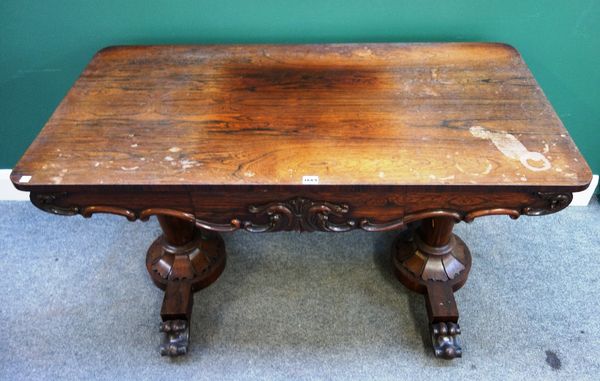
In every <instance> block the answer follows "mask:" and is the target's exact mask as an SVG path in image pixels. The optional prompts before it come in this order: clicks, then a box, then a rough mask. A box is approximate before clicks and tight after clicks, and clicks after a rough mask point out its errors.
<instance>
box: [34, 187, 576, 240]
mask: <svg viewBox="0 0 600 381" xmlns="http://www.w3.org/2000/svg"><path fill="white" fill-rule="evenodd" d="M67 196H68V195H67V193H64V192H63V193H48V194H46V193H37V192H32V193H31V195H30V198H31V202H32V203H33V204H34V205H35V206H37V207H38V208H40V209H41V210H43V211H46V212H48V213H52V214H58V215H66V216H72V215H75V214H81V215H82V216H84V217H91V216H92V215H93V214H96V213H110V214H116V215H121V216H123V217H126V218H127V219H128V220H130V221H135V220H137V219H140V220H142V221H146V220H148V218H150V216H153V215H168V216H172V217H176V218H180V219H184V220H187V221H190V222H191V223H194V224H195V225H196V226H197V227H198V228H200V229H204V230H209V231H215V232H232V231H236V230H240V229H243V230H246V231H249V232H253V233H260V232H275V231H291V230H295V231H309V232H311V231H325V232H345V231H349V230H354V229H362V230H365V231H370V232H381V231H389V230H396V229H402V228H404V226H405V225H406V224H409V223H411V222H414V221H419V220H422V219H425V218H432V217H448V218H452V219H453V220H454V221H455V222H460V221H465V222H471V221H473V220H474V219H475V218H479V217H483V216H489V215H508V216H510V217H511V218H513V219H516V218H518V217H519V216H521V215H528V216H540V215H545V214H550V213H555V212H558V211H560V210H562V209H564V208H566V207H567V206H568V205H569V203H570V202H571V200H572V198H573V196H572V194H571V193H548V192H546V193H544V192H539V193H536V194H535V197H536V198H535V199H534V200H533V201H532V202H531V205H529V206H526V207H522V208H484V209H476V210H469V211H457V210H452V209H431V210H422V211H418V212H413V213H408V214H405V215H400V216H398V218H396V219H393V220H390V221H384V222H373V221H375V219H372V218H356V217H353V216H352V214H351V213H350V207H349V206H348V205H346V204H341V203H333V202H329V201H315V200H310V199H308V198H304V197H296V198H292V199H289V200H286V201H275V202H271V203H267V204H263V205H250V206H249V207H248V214H246V215H245V216H244V218H242V217H234V218H232V219H231V220H229V222H228V223H215V222H211V221H205V220H201V219H198V218H196V216H195V215H194V214H193V213H189V212H183V211H179V210H175V209H169V208H146V209H143V210H134V209H128V208H123V207H118V206H111V205H91V206H82V205H69V204H68V197H67ZM374 217H376V216H374Z"/></svg>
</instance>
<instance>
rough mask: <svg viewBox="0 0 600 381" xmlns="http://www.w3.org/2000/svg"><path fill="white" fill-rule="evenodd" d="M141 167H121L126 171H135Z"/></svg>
mask: <svg viewBox="0 0 600 381" xmlns="http://www.w3.org/2000/svg"><path fill="white" fill-rule="evenodd" d="M139 168H140V167H121V169H122V170H124V171H135V170H136V169H139Z"/></svg>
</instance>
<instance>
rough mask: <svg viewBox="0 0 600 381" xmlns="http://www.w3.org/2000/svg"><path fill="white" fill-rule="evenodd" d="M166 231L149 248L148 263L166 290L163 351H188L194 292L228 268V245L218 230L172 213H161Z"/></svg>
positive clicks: (161, 348)
mask: <svg viewBox="0 0 600 381" xmlns="http://www.w3.org/2000/svg"><path fill="white" fill-rule="evenodd" d="M158 221H159V222H160V226H161V228H162V230H163V235H162V236H160V237H158V238H157V239H156V241H154V243H153V244H152V245H151V246H150V249H148V255H147V257H146V267H147V268H148V272H149V273H150V277H151V278H152V281H153V282H154V284H156V286H158V287H159V288H161V289H163V290H165V295H164V299H163V303H162V308H161V310H160V317H161V319H162V323H161V324H160V331H161V332H162V333H163V338H162V342H161V346H160V353H161V354H162V355H168V356H178V355H182V354H185V353H187V349H188V345H189V337H190V321H191V316H192V306H193V304H194V298H193V293H194V292H196V291H198V290H200V289H202V288H204V287H207V286H208V285H210V284H211V283H213V282H214V281H215V280H216V279H217V278H218V277H219V275H221V273H222V272H223V269H224V268H225V245H224V244H223V240H222V239H221V237H220V236H219V235H218V234H216V233H208V232H205V231H202V230H200V229H197V228H196V226H195V224H194V223H192V222H189V221H186V220H183V219H178V218H175V217H171V216H162V215H161V216H158Z"/></svg>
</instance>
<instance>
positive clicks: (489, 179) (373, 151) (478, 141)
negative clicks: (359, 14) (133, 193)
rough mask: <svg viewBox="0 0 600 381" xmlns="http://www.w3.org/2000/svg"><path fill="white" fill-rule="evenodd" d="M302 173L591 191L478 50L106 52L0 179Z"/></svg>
mask: <svg viewBox="0 0 600 381" xmlns="http://www.w3.org/2000/svg"><path fill="white" fill-rule="evenodd" d="M532 155H533V156H532ZM540 155H542V156H543V158H541V157H540ZM548 165H549V167H548ZM546 167H547V168H546ZM305 175H316V176H319V178H320V184H324V185H342V186H343V185H391V186H409V185H418V186H467V187H468V186H487V185H494V186H498V185H502V186H519V187H562V188H564V189H565V190H580V189H583V188H585V187H586V186H587V184H588V183H589V182H590V180H591V172H590V170H589V168H588V166H587V164H586V163H585V160H584V159H583V158H582V157H581V155H580V153H579V152H578V150H577V148H576V147H575V145H574V143H573V142H572V140H571V138H570V137H569V135H568V133H567V131H566V130H565V129H564V127H563V125H562V123H561V122H560V120H559V119H558V118H557V116H556V114H555V112H554V111H553V109H552V107H551V106H550V104H549V103H548V101H547V100H546V98H545V96H544V94H543V93H542V91H541V90H540V88H539V86H538V84H537V83H536V81H535V79H534V78H533V77H532V75H531V73H530V72H529V70H528V69H527V67H526V65H525V63H524V62H523V60H522V58H521V57H520V55H519V54H518V52H516V51H515V50H514V49H513V48H511V47H509V46H506V45H503V44H483V43H449V44H346V45H289V46H283V45H237V46H236V45H233V46H133V47H113V48H108V49H104V50H102V51H100V52H99V53H98V54H97V55H96V56H95V57H94V59H93V60H92V62H91V63H90V64H89V65H88V67H87V68H86V69H85V71H84V72H83V74H82V75H81V77H80V78H79V79H78V81H77V82H76V83H75V85H74V86H73V88H72V89H71V90H70V91H69V93H68V94H67V96H66V97H65V99H64V100H63V101H62V102H61V104H60V106H59V107H58V108H57V110H56V112H55V113H54V114H53V115H52V117H51V118H50V120H49V121H48V123H47V124H46V126H45V127H44V129H43V131H42V132H41V133H40V135H39V136H38V138H37V139H36V140H35V141H34V142H33V144H32V145H31V147H30V148H29V149H28V151H27V153H26V154H25V155H24V157H23V158H22V159H21V161H20V162H19V163H18V164H17V166H16V167H15V169H14V172H13V173H12V175H11V179H12V181H13V182H14V183H15V185H16V186H17V187H18V188H19V189H23V190H33V189H36V188H37V189H40V188H43V187H49V186H51V187H55V189H59V188H62V187H64V188H68V187H71V186H88V185H89V186H103V185H109V186H115V185H129V186H135V185H137V186H147V187H157V186H163V187H170V188H171V190H173V189H174V188H177V187H182V186H185V187H196V188H197V187H203V186H206V185H266V186H269V185H300V184H301V183H302V176H305ZM21 176H31V179H30V181H29V182H27V183H21V182H20V179H21ZM180 189H181V188H180ZM186 189H189V188H186Z"/></svg>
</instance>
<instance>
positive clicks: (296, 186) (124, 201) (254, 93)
mask: <svg viewBox="0 0 600 381" xmlns="http://www.w3.org/2000/svg"><path fill="white" fill-rule="evenodd" d="M11 180H12V181H13V183H14V185H15V186H16V187H17V188H18V189H21V190H25V191H31V195H30V198H31V201H32V202H33V204H34V205H36V206H37V207H39V208H40V209H42V210H44V211H47V212H50V213H54V214H60V215H76V214H81V215H83V216H84V217H90V216H92V215H93V214H95V213H112V214H117V215H122V216H124V217H126V218H128V219H129V220H132V221H133V220H136V219H141V220H147V219H148V218H149V217H151V216H157V218H158V221H159V223H160V225H161V228H162V230H163V234H162V235H161V236H160V237H158V238H157V240H156V241H155V242H154V243H153V244H152V245H151V246H150V249H149V250H148V251H147V255H146V267H147V270H148V272H149V274H150V278H151V279H152V281H153V282H154V283H155V284H156V285H157V286H158V287H160V288H161V289H163V290H165V294H164V299H163V304H162V308H161V313H160V315H161V319H162V323H161V325H160V330H161V332H162V333H163V338H162V344H161V347H160V348H161V349H160V352H161V354H163V355H169V356H177V355H182V354H185V353H186V352H187V351H188V348H189V332H190V319H191V317H192V305H193V300H194V298H193V293H194V292H196V291H198V290H200V289H202V288H204V287H207V286H208V285H210V284H211V283H213V282H214V281H215V280H216V279H217V278H218V277H219V275H220V274H221V272H222V271H223V270H224V268H225V258H226V251H225V244H224V241H223V240H222V239H221V237H220V235H219V233H220V232H231V231H235V230H246V231H249V232H271V231H280V230H296V231H315V230H321V231H328V232H343V231H348V230H353V229H363V230H367V231H387V230H399V231H403V232H402V233H401V234H399V236H398V238H397V240H396V241H395V243H394V244H393V245H392V255H391V257H392V261H391V262H392V263H391V268H392V269H393V271H394V274H395V275H396V277H397V278H398V280H399V281H400V282H402V284H404V285H405V286H406V287H408V288H409V289H411V290H413V291H415V292H418V293H421V294H423V295H424V297H425V305H426V308H427V315H428V320H429V327H430V332H431V337H432V343H433V348H434V353H435V355H436V356H438V357H441V358H446V359H452V358H455V357H460V356H461V355H462V349H461V346H460V341H459V334H460V332H461V331H460V327H459V325H458V318H459V314H458V307H457V305H456V301H455V299H454V296H453V295H454V292H455V291H457V290H458V289H459V288H460V287H462V286H463V285H464V284H465V282H466V280H467V277H468V274H469V270H470V268H471V255H470V252H469V249H468V247H467V245H466V244H465V242H463V241H462V240H461V239H460V238H459V237H458V236H456V235H455V234H453V233H452V229H453V226H454V224H455V223H458V222H460V221H466V222H470V221H472V220H474V219H475V218H479V217H483V216H487V215H508V216H510V217H512V218H518V217H520V216H521V215H528V216H538V215H544V214H548V213H554V212H558V211H560V210H562V209H563V208H565V207H566V206H567V205H568V204H569V203H570V202H571V200H572V192H575V191H579V190H583V189H585V188H586V187H587V186H588V185H589V183H590V181H591V171H590V169H589V167H588V165H587V163H586V162H585V160H584V159H583V157H582V156H581V154H580V153H579V151H578V150H577V147H576V146H575V144H574V143H573V141H572V140H571V138H570V136H569V134H568V133H567V131H566V130H565V128H564V126H563V125H562V123H561V121H560V120H559V119H558V117H557V115H556V113H555V112H554V110H553V109H552V107H551V105H550V104H549V102H548V100H547V99H546V97H545V96H544V94H543V92H542V90H541V89H540V87H539V85H538V84H537V82H536V81H535V79H534V78H533V76H532V74H531V72H530V71H529V69H528V68H527V66H526V65H525V63H524V62H523V59H522V58H521V56H520V55H519V53H518V52H517V51H516V50H515V49H514V48H512V47H510V46H508V45H504V44H497V43H444V44H340V45H338V44H328V45H227V46H122V47H111V48H107V49H103V50H101V51H100V52H98V53H97V54H96V55H95V56H94V58H93V60H92V61H91V62H90V64H89V65H88V66H87V67H86V69H85V70H84V72H83V74H82V75H81V77H80V78H79V79H78V80H77V82H76V83H75V84H74V86H73V87H72V89H71V90H70V91H69V92H68V94H67V95H66V97H65V98H64V99H63V101H62V102H61V103H60V105H59V106H58V108H57V109H56V111H55V112H54V114H53V115H52V117H51V118H50V120H49V121H48V123H47V124H46V126H45V127H44V128H43V130H42V131H41V132H40V134H39V136H38V137H37V138H36V139H35V141H34V142H33V143H32V144H31V146H30V147H29V149H28V150H27V152H26V153H25V154H24V156H23V157H22V159H21V160H20V161H19V163H18V164H17V166H16V167H15V168H14V170H13V172H12V174H11ZM507 242H509V240H507ZM523 265H526V264H523ZM114 276H119V274H114ZM507 276H510V274H507ZM391 329H393V328H391Z"/></svg>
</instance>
